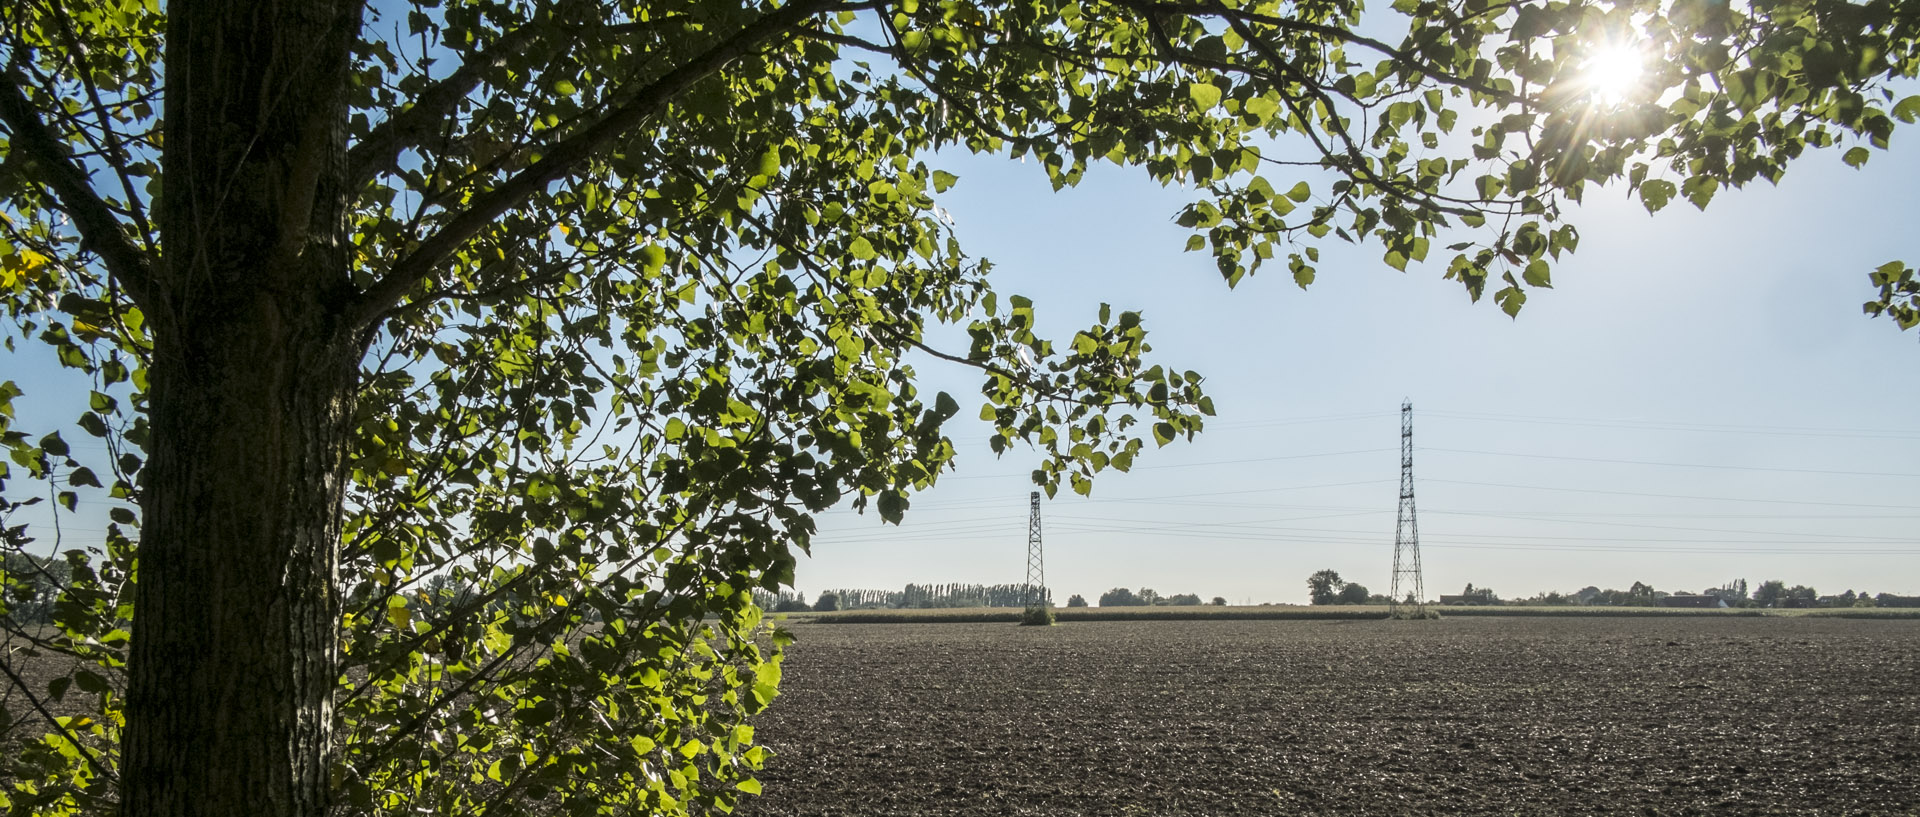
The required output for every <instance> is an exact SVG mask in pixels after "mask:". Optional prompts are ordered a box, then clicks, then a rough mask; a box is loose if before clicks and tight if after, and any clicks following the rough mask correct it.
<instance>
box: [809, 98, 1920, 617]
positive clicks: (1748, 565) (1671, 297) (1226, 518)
mask: <svg viewBox="0 0 1920 817" xmlns="http://www.w3.org/2000/svg"><path fill="white" fill-rule="evenodd" d="M1901 136H1905V134H1904V133H1903V134H1901ZM1899 141H1905V140H1899ZM1910 147H1912V146H1911V145H1904V144H1897V145H1896V147H1895V149H1894V150H1893V151H1891V152H1890V153H1876V154H1875V156H1874V158H1873V160H1872V162H1871V163H1869V164H1868V165H1867V167H1866V169H1864V170H1862V171H1856V170H1853V169H1851V168H1848V167H1846V166H1844V165H1842V164H1840V162H1839V161H1838V159H1837V156H1835V155H1821V156H1816V157H1812V158H1810V159H1808V160H1805V161H1803V162H1802V163H1801V164H1800V165H1798V166H1796V167H1795V168H1794V170H1793V171H1792V172H1791V173H1790V175H1789V178H1788V179H1787V181H1786V182H1785V183H1784V184H1783V185H1782V186H1781V187H1779V188H1772V187H1768V186H1765V185H1762V186H1759V187H1754V188H1750V189H1747V190H1743V191H1732V192H1723V193H1722V194H1721V195H1720V197H1719V198H1718V199H1717V200H1716V201H1715V202H1714V204H1713V206H1711V207H1710V208H1709V210H1708V211H1707V212H1704V213H1702V212H1698V211H1696V210H1694V209H1693V208H1692V207H1691V206H1690V205H1686V204H1684V203H1680V204H1677V205H1675V206H1672V207H1670V208H1669V209H1668V210H1666V211H1664V212H1662V213H1661V214H1659V215H1658V216H1649V215H1648V214H1647V213H1646V212H1645V210H1643V209H1642V208H1641V207H1640V206H1639V204H1638V203H1637V202H1634V201H1631V200H1629V199H1628V198H1627V197H1626V194H1625V191H1624V190H1623V189H1613V190H1604V191H1598V192H1593V193H1590V194H1589V197H1588V199H1589V201H1588V204H1587V205H1586V206H1585V207H1584V208H1583V209H1581V210H1580V211H1578V212H1577V213H1575V215H1574V218H1573V221H1574V223H1576V224H1577V225H1579V227H1580V228H1581V230H1582V243H1581V248H1580V250H1579V252H1578V253H1576V254H1575V255H1574V256H1573V257H1572V258H1571V260H1569V261H1566V262H1564V263H1562V264H1561V265H1560V266H1559V267H1558V268H1557V269H1556V270H1555V273H1554V284H1555V289H1554V290H1552V291H1550V292H1547V291H1534V292H1532V294H1531V298H1530V300H1529V301H1528V304H1527V307H1526V309H1525V310H1524V311H1522V313H1521V314H1520V316H1519V318H1518V319H1517V320H1512V319H1509V318H1507V317H1506V315H1504V314H1503V313H1502V312H1501V311H1500V310H1499V309H1498V308H1497V307H1496V306H1495V305H1494V304H1493V303H1492V300H1491V298H1490V297H1489V298H1488V299H1486V300H1485V301H1483V302H1482V303H1480V304H1477V305H1476V304H1472V303H1470V302H1469V301H1468V299H1467V297H1466V295H1465V293H1464V291H1463V289H1462V288H1461V287H1460V286H1459V285H1458V284H1456V283H1454V282H1451V281H1446V280H1444V279H1442V278H1441V277H1440V273H1441V265H1440V264H1428V265H1427V266H1425V267H1419V266H1410V267H1409V268H1408V270H1407V272H1406V273H1405V274H1402V273H1399V272H1395V271H1393V270H1392V269H1391V268H1388V267H1386V266H1385V265H1384V264H1382V263H1380V262H1379V260H1378V257H1379V252H1378V250H1377V249H1374V248H1371V247H1367V248H1362V249H1352V248H1347V249H1344V250H1341V249H1335V248H1336V247H1341V248H1345V247H1346V245H1326V247H1327V248H1328V249H1335V251H1334V252H1332V253H1330V254H1329V255H1328V256H1324V257H1326V258H1327V259H1328V260H1327V262H1326V263H1323V264H1321V265H1320V277H1319V281H1318V283H1316V284H1315V285H1314V286H1313V288H1312V289H1311V290H1309V291H1305V292H1303V291H1301V290H1299V289H1298V288H1296V287H1295V286H1294V285H1293V283H1292V280H1291V278H1290V276H1289V275H1288V274H1287V273H1286V271H1285V267H1284V265H1276V266H1275V267H1272V268H1269V270H1267V271H1263V273H1262V274H1261V275H1258V276H1256V277H1254V278H1252V279H1250V280H1247V281H1245V282H1243V283H1242V284H1241V285H1240V287H1239V288H1238V289H1236V290H1228V289H1227V287H1226V285H1225V283H1224V282H1223V281H1222V280H1221V279H1220V277H1219V275H1218V274H1217V273H1216V272H1215V271H1214V268H1213V265H1212V260H1211V258H1210V257H1208V256H1207V255H1206V254H1204V253H1185V252H1182V247H1183V245H1184V242H1185V239H1186V235H1187V233H1186V231H1185V230H1183V229H1181V228H1180V227H1178V226H1177V225H1175V224H1173V222H1172V217H1173V216H1174V214H1175V213H1176V211H1177V209H1178V207H1179V206H1180V204H1182V203H1183V202H1184V201H1185V198H1184V195H1185V194H1184V193H1183V192H1182V191H1180V190H1178V189H1163V188H1161V187H1159V186H1158V185H1157V184H1154V183H1152V182H1151V181H1150V180H1148V179H1147V178H1146V177H1145V174H1144V173H1141V172H1138V171H1128V170H1122V169H1117V168H1111V167H1106V168H1103V169H1102V170H1100V171H1097V172H1095V173H1094V174H1092V175H1091V177H1090V178H1089V179H1088V181H1086V182H1085V183H1084V184H1082V185H1081V186H1080V187H1079V188H1078V189H1074V190H1069V191H1065V192H1062V193H1058V194H1054V193H1051V192H1050V191H1049V188H1048V185H1047V184H1046V182H1045V180H1044V177H1043V176H1042V174H1041V173H1040V171H1039V169H1038V168H1037V167H1035V166H1033V165H1022V164H1019V163H1015V162H1008V161H1004V160H990V159H979V158H973V157H952V158H951V159H948V160H946V161H945V162H944V164H945V166H946V167H947V168H948V169H950V170H953V171H955V172H957V173H958V174H959V175H960V177H961V181H960V184H959V185H958V186H957V187H956V188H954V189H953V190H951V191H949V192H948V193H947V194H945V195H944V196H942V197H940V199H939V201H940V203H941V204H942V205H943V206H945V207H947V208H948V209H949V210H951V211H952V213H953V214H954V216H955V218H956V219H957V220H958V226H957V229H958V230H959V234H960V236H961V239H962V241H963V242H964V243H965V244H966V245H967V247H968V248H969V250H970V251H971V252H973V253H976V254H980V255H984V256H986V257H988V258H991V259H992V260H993V261H994V262H995V264H996V272H995V277H996V280H997V282H998V283H997V285H996V289H998V290H999V291H1001V292H1002V293H1003V294H1004V293H1010V292H1017V293H1022V294H1026V295H1029V296H1031V297H1033V298H1034V299H1035V301H1036V302H1037V307H1038V309H1039V315H1040V323H1041V326H1042V328H1043V329H1046V330H1048V335H1047V336H1049V337H1052V338H1054V339H1056V340H1064V339H1066V338H1067V337H1070V335H1071V333H1072V331H1073V330H1074V329H1075V328H1078V327H1081V326H1085V325H1086V324H1088V323H1090V322H1091V321H1092V319H1093V318H1094V316H1095V310H1096V309H1097V307H1098V304H1099V303H1100V302H1101V301H1107V302H1110V303H1112V304H1114V306H1115V307H1116V308H1136V309H1141V310H1143V311H1144V313H1145V316H1146V321H1147V325H1148V327H1149V330H1150V332H1151V335H1150V341H1151V342H1152V344H1153V346H1154V349H1155V353H1156V354H1157V355H1158V358H1157V359H1158V360H1159V361H1161V362H1164V363H1169V364H1171V365H1174V366H1178V367H1180V368H1191V369H1197V370H1199V371H1200V372H1202V373H1203V374H1205V375H1206V376H1207V388H1208V390H1209V392H1210V393H1211V394H1212V395H1213V398H1214V401H1215V404H1216V406H1217V407H1218V410H1219V416H1218V418H1217V419H1215V420H1214V421H1212V422H1211V423H1210V424H1209V428H1208V429H1207V431H1206V432H1205V433H1203V434H1202V435H1201V436H1200V437H1199V438H1198V439H1197V440H1196V441H1194V442H1192V443H1185V442H1180V443H1175V444H1174V445H1171V446H1168V447H1166V448H1164V449H1159V450H1157V451H1151V452H1150V453H1149V454H1148V455H1147V456H1144V457H1142V458H1140V459H1139V460H1138V461H1137V462H1138V467H1137V468H1136V469H1135V470H1134V472H1132V473H1128V474H1119V473H1113V472H1109V473H1108V474H1106V475H1104V476H1103V478H1101V479H1100V480H1098V481H1097V482H1096V484H1095V489H1094V493H1093V496H1092V497H1091V498H1081V497H1077V496H1073V495H1072V494H1071V492H1069V491H1066V490H1064V489H1063V490H1062V492H1061V494H1060V496H1059V498H1057V499H1053V500H1046V501H1044V503H1043V515H1044V517H1045V524H1044V531H1045V537H1044V538H1045V543H1046V556H1047V578H1048V584H1049V585H1050V586H1051V587H1053V588H1054V592H1055V598H1056V599H1057V600H1064V599H1065V598H1066V596H1067V595H1069V594H1073V593H1080V594H1084V595H1086V596H1087V597H1088V598H1089V599H1092V598H1093V597H1094V596H1096V595H1097V594H1098V593H1100V592H1102V591H1104V590H1106V589H1108V588H1110V587H1115V586H1127V587H1133V588H1138V587H1142V586H1147V587H1152V588H1154V589H1156V590H1158V591H1160V592H1161V593H1163V594H1167V593H1198V594H1200V595H1201V596H1203V597H1212V596H1216V595H1219V596H1225V597H1227V598H1228V599H1231V600H1233V601H1234V602H1235V603H1241V602H1244V601H1248V600H1251V601H1255V602H1259V601H1280V602H1289V601H1291V602H1304V600H1305V598H1306V587H1305V580H1306V577H1307V575H1308V574H1309V573H1312V572H1313V571H1315V570H1319V569H1322V568H1332V569H1335V570H1337V571H1339V572H1340V574H1341V575H1342V576H1343V577H1344V578H1346V579H1348V580H1350V581H1358V582H1361V583H1363V584H1366V585H1367V586H1368V587H1370V588H1372V589H1373V590H1375V591H1376V592H1385V591H1386V589H1387V584H1388V582H1389V579H1390V573H1391V564H1392V556H1393V542H1394V521H1395V510H1396V503H1397V492H1398V485H1397V481H1398V477H1399V456H1398V453H1399V452H1398V445H1399V422H1400V418H1399V408H1400V403H1401V400H1402V399H1403V398H1405V399H1409V400H1411V401H1412V402H1413V404H1414V409H1415V415H1414V422H1415V433H1414V440H1415V443H1416V450H1415V466H1414V471H1415V475H1416V494H1417V498H1418V503H1419V511H1420V516H1419V522H1420V534H1421V546H1422V547H1421V549H1422V554H1423V556H1424V562H1425V577H1426V587H1427V592H1428V594H1429V595H1430V596H1433V595H1438V594H1439V593H1442V592H1447V593H1453V592H1458V591H1459V590H1460V588H1461V587H1462V586H1464V585H1465V584H1466V583H1468V582H1472V583H1474V584H1476V585H1482V586H1490V587H1492V588H1494V589H1495V590H1496V591H1497V592H1499V593H1500V594H1502V595H1503V596H1509V597H1511V596H1521V595H1530V594H1532V593H1535V592H1538V591H1542V590H1556V589H1557V590H1562V591H1572V590H1576V589H1579V588H1581V587H1583V586H1586V585H1589V584H1594V585H1599V586H1602V587H1609V586H1611V587H1626V586H1627V585H1630V584H1631V583H1633V582H1635V581H1644V582H1648V583H1650V584H1653V585H1654V586H1655V587H1657V588H1660V589H1662V590H1687V591H1698V590H1700V589H1702V588H1703V587H1707V586H1714V585H1719V584H1723V583H1725V582H1728V581H1730V580H1733V579H1737V578H1746V579H1748V580H1750V581H1751V582H1752V583H1754V584H1756V585H1757V584H1758V583H1759V582H1760V581H1762V580H1765V579H1773V578H1779V579H1784V580H1786V581H1787V582H1788V583H1789V584H1794V583H1804V584H1809V585H1812V586H1814V587H1816V588H1818V589H1819V590H1820V591H1821V592H1823V593H1827V592H1841V591H1843V590H1845V589H1849V588H1852V589H1860V590H1869V591H1873V592H1881V591H1886V592H1900V593H1920V542H1917V541H1916V537H1915V536H1914V535H1913V530H1914V520H1916V519H1920V504H1917V503H1916V501H1915V491H1914V489H1915V488H1916V487H1920V429H1916V428H1914V427H1913V424H1912V419H1913V417H1914V410H1915V408H1914V407H1915V406H1916V405H1917V404H1920V401H1917V400H1916V398H1917V397H1920V385H1917V384H1916V379H1915V377H1914V375H1915V370H1916V363H1920V342H1917V341H1920V334H1916V333H1901V332H1899V331H1897V329H1896V327H1895V325H1894V324H1893V323H1892V322H1891V321H1888V320H1884V319H1882V320H1868V319H1867V318H1866V317H1865V316H1863V315H1862V314H1861V311H1860V303H1861V302H1862V301H1864V300H1866V299H1867V298H1868V297H1869V296H1870V295H1871V294H1872V292H1871V290H1870V288H1869V287H1868V284H1867V272H1868V271H1869V270H1870V269H1872V268H1873V267H1875V266H1878V265H1879V264H1881V263H1884V262H1886V261H1888V260H1892V259H1895V258H1905V259H1908V260H1910V261H1911V260H1920V242H1916V241H1915V240H1914V236H1915V233H1914V232H1913V224H1914V217H1915V214H1916V213H1920V207H1916V201H1917V197H1920V194H1916V193H1915V191H1914V189H1913V185H1912V184H1911V183H1910V182H1911V180H1912V179H1914V178H1916V177H1920V151H1914V150H1903V149H1902V148H1910ZM943 158H945V157H943ZM1273 181H1274V182H1275V183H1276V185H1277V186H1279V187H1280V188H1281V189H1285V188H1286V187H1287V186H1290V182H1289V183H1287V184H1281V183H1280V180H1279V179H1278V178H1275V179H1274V180H1273ZM1440 243H1444V242H1436V244H1440ZM1435 258H1436V259H1437V260H1440V261H1442V262H1444V256H1443V255H1442V254H1440V253H1438V252H1436V254H1435ZM1488 291H1489V293H1491V291H1492V290H1491V288H1490V289H1489V290H1488ZM920 370H921V373H922V375H924V376H925V379H926V380H927V381H928V382H929V383H933V384H938V385H939V387H941V388H946V389H948V390H950V391H954V392H955V394H956V395H957V396H961V397H962V400H961V402H962V405H963V406H965V407H966V410H963V411H961V413H960V419H959V420H957V421H956V422H957V423H960V422H961V421H965V422H964V423H961V424H959V425H956V426H955V428H954V437H955V440H956V442H957V443H959V445H960V450H961V456H960V459H959V462H960V469H959V470H958V471H957V472H955V473H954V474H952V475H950V476H948V477H946V478H945V479H943V480H942V481H941V484H940V485H939V486H938V487H937V488H936V489H935V490H933V491H931V492H929V493H926V494H923V495H921V496H920V497H919V498H917V499H916V500H915V501H914V505H913V509H912V510H911V511H909V513H908V516H907V519H906V522H905V524H903V525H902V526H900V527H898V528H894V527H892V526H887V525H883V524H882V523H881V522H880V521H879V519H878V518H877V516H875V515H872V514H869V515H867V516H864V517H862V516H859V515H855V514H852V513H850V512H844V511H841V512H834V513H831V514H829V515H828V517H827V518H826V519H824V520H823V521H822V526H821V527H822V533H821V535H820V536H819V537H818V539H817V541H816V543H815V546H814V548H813V556H812V558H811V559H809V560H803V562H802V564H801V567H800V569H799V571H798V583H799V586H800V588H801V589H802V590H805V591H808V592H809V594H817V593H818V592H819V591H821V590H824V589H829V588H838V587H865V588H898V587H900V586H901V585H903V584H905V583H906V582H978V583H1001V582H1018V581H1021V580H1022V578H1023V575H1024V574H1023V571H1024V559H1025V549H1026V526H1027V493H1028V491H1029V490H1030V486H1029V485H1028V483H1027V479H1026V476H1025V474H1026V473H1027V472H1028V470H1029V469H1030V467H1031V465H1032V463H1033V462H1034V459H1035V458H1034V456H1033V455H1032V454H1031V453H1030V452H1016V453H1014V454H1010V455H1008V456H1006V457H1004V458H1001V459H998V460H996V459H995V458H994V456H993V455H992V453H991V452H990V451H989V450H988V449H987V447H986V446H985V444H984V440H985V437H986V434H985V430H984V428H983V424H980V423H978V422H977V421H971V420H967V418H971V417H972V416H974V413H975V412H974V411H973V410H972V409H974V408H976V407H977V406H978V404H979V402H980V401H979V399H978V398H977V397H975V396H974V395H975V392H976V390H977V384H976V383H975V382H974V380H973V378H971V377H970V376H969V374H968V372H966V371H962V370H958V369H957V368H956V367H953V366H951V365H947V364H940V363H938V362H934V361H928V362H926V363H924V364H922V365H921V366H920Z"/></svg>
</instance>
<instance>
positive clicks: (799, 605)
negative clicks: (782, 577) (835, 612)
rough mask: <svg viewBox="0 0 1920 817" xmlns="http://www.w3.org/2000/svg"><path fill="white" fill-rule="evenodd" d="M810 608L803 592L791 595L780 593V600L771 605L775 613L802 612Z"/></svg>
mask: <svg viewBox="0 0 1920 817" xmlns="http://www.w3.org/2000/svg"><path fill="white" fill-rule="evenodd" d="M810 609H812V608H811V607H810V606H808V604H807V594H805V593H796V594H794V595H791V596H789V595H787V594H785V593H782V594H780V600H779V601H778V602H775V603H774V605H773V611H774V612H776V613H804V612H807V611H808V610H810Z"/></svg>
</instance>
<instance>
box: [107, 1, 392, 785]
mask: <svg viewBox="0 0 1920 817" xmlns="http://www.w3.org/2000/svg"><path fill="white" fill-rule="evenodd" d="M168 13H169V19H168V31H167V77H166V103H167V112H166V121H165V135H166V159H165V162H166V166H165V177H166V179H167V189H166V192H165V195H164V196H163V197H162V199H161V202H160V229H161V235H162V242H163V245H164V246H165V247H166V257H165V259H164V265H163V267H162V268H161V269H159V270H157V273H158V275H157V278H158V280H157V284H158V286H156V287H155V291H154V292H153V293H152V294H151V296H150V297H149V298H147V301H148V302H147V303H143V304H142V307H143V308H144V310H145V311H146V314H147V315H148V316H149V320H150V321H151V322H152V325H153V327H154V355H153V362H152V365H151V367H150V370H149V371H150V380H151V391H150V395H149V399H150V402H149V411H150V414H149V416H150V419H151V422H152V438H151V442H150V445H149V452H150V458H149V460H148V466H147V469H146V471H145V474H144V479H145V483H144V486H143V490H144V492H145V494H144V496H143V498H142V506H143V510H144V512H145V517H146V518H145V526H144V529H143V533H142V541H141V545H140V552H139V590H138V593H139V601H138V603H139V616H138V618H137V619H136V621H135V626H134V632H133V644H132V654H131V657H130V659H129V667H128V673H129V676H130V679H129V680H130V683H129V686H128V689H129V695H128V700H127V731H126V735H125V740H124V743H123V746H122V758H121V767H120V768H121V771H120V773H121V791H122V805H121V809H122V813H123V814H125V815H129V817H132V816H134V815H138V816H139V817H148V815H155V816H157V815H170V816H171V815H238V814H250V815H251V814H260V815H319V814H322V813H323V812H324V811H325V810H326V807H327V792H328V788H329V787H328V769H329V760H330V757H331V751H330V750H331V747H330V738H331V724H332V703H331V701H332V695H333V690H334V686H335V683H336V677H337V669H336V668H337V664H338V660H337V646H336V639H337V635H336V630H337V624H338V621H337V619H338V615H339V611H338V608H339V602H338V598H337V591H336V582H335V579H336V574H337V571H338V558H339V557H338V550H339V544H338V543H339V534H340V506H341V497H342V485H343V481H344V478H345V472H344V463H345V451H346V446H347V442H348V439H349V433H350V429H351V423H352V420H353V418H352V406H353V393H354V388H355V380H356V373H357V371H358V364H359V358H360V355H361V353H362V345H361V341H360V340H359V334H360V333H359V332H358V331H356V329H355V327H353V326H351V325H348V324H347V322H346V318H345V317H344V316H347V315H350V314H352V310H351V306H352V303H351V302H352V298H353V289H352V287H351V282H350V280H349V277H348V270H349V264H348V261H349V257H348V255H347V253H349V252H350V251H351V248H350V247H349V246H348V245H347V241H346V238H345V236H346V230H345V216H346V213H345V206H346V205H345V202H346V195H345V193H346V191H345V190H344V182H343V172H344V169H345V156H346V150H345V148H346V146H345V126H346V99H345V90H346V88H347V76H348V65H349V62H348V54H349V44H350V42H351V38H352V36H353V34H354V32H355V30H356V29H357V27H358V25H359V18H360V8H359V4H358V3H356V2H352V0H278V1H277V2H271V1H265V2H263V1H262V0H218V1H217V2H180V1H178V0H176V2H174V3H172V4H171V5H170V7H169V9H168Z"/></svg>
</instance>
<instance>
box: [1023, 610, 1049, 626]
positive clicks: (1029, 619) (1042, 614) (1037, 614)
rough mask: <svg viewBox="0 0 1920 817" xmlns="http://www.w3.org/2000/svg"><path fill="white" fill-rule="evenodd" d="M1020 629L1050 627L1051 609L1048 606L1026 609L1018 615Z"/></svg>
mask: <svg viewBox="0 0 1920 817" xmlns="http://www.w3.org/2000/svg"><path fill="white" fill-rule="evenodd" d="M1020 626H1022V627H1052V626H1053V608H1052V607H1048V606H1044V605H1043V606H1039V607H1028V608H1027V609H1026V611H1025V612H1022V613H1021V614H1020Z"/></svg>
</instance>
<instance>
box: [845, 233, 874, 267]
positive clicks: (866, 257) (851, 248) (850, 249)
mask: <svg viewBox="0 0 1920 817" xmlns="http://www.w3.org/2000/svg"><path fill="white" fill-rule="evenodd" d="M847 254H848V255H851V256H853V257H854V258H857V259H860V260H861V261H872V260H873V259H874V257H875V256H877V255H879V254H878V253H876V252H874V251H873V244H872V243H870V242H868V241H867V237H866V236H856V237H855V238H854V239H853V242H852V243H850V244H848V245H847Z"/></svg>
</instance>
